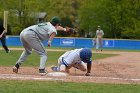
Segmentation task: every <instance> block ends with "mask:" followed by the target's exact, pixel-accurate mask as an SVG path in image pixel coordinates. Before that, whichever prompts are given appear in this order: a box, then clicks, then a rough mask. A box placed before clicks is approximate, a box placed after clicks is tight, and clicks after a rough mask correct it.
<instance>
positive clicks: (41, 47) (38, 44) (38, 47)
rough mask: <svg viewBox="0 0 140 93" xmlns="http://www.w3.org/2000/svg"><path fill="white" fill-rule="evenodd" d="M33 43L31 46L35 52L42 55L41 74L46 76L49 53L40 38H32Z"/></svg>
mask: <svg viewBox="0 0 140 93" xmlns="http://www.w3.org/2000/svg"><path fill="white" fill-rule="evenodd" d="M31 39H32V43H31V44H30V46H31V47H32V48H33V49H34V50H35V52H36V53H37V54H38V55H40V67H39V73H40V74H41V75H45V74H46V71H45V67H46V66H45V65H46V61H47V52H46V50H45V48H44V45H43V44H42V43H41V41H40V40H39V38H38V37H36V36H35V37H33V36H32V38H31Z"/></svg>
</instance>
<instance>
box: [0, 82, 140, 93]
mask: <svg viewBox="0 0 140 93" xmlns="http://www.w3.org/2000/svg"><path fill="white" fill-rule="evenodd" d="M139 92H140V85H127V84H118V85H116V84H95V83H71V82H55V81H47V82H46V81H45V82H44V81H36V82H34V81H18V80H11V81H8V80H0V93H139Z"/></svg>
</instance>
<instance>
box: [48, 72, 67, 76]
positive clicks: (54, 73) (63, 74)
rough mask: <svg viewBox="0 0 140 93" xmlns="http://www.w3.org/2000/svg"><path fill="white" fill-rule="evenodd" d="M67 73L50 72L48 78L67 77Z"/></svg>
mask: <svg viewBox="0 0 140 93" xmlns="http://www.w3.org/2000/svg"><path fill="white" fill-rule="evenodd" d="M67 75H68V74H67V73H64V72H50V73H48V74H47V76H54V77H60V76H67Z"/></svg>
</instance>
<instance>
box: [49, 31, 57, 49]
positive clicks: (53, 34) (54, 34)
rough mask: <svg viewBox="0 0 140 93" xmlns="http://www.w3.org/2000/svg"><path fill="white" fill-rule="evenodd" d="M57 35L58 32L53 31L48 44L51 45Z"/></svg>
mask: <svg viewBox="0 0 140 93" xmlns="http://www.w3.org/2000/svg"><path fill="white" fill-rule="evenodd" d="M55 36H56V33H55V32H53V33H52V34H51V35H50V38H49V40H48V46H49V47H50V46H51V42H52V40H53V38H54V37H55Z"/></svg>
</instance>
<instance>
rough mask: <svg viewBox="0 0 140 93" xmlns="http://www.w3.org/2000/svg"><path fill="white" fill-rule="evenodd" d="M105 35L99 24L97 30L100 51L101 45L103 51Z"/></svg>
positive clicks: (97, 43) (97, 47)
mask: <svg viewBox="0 0 140 93" xmlns="http://www.w3.org/2000/svg"><path fill="white" fill-rule="evenodd" d="M103 35H104V32H103V30H101V27H100V26H98V28H97V30H96V36H95V37H96V51H98V49H99V46H100V48H101V51H102V50H103V49H102V48H103Z"/></svg>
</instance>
